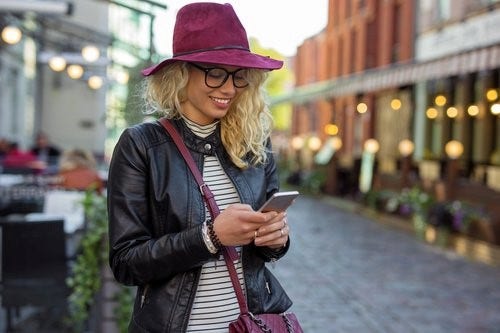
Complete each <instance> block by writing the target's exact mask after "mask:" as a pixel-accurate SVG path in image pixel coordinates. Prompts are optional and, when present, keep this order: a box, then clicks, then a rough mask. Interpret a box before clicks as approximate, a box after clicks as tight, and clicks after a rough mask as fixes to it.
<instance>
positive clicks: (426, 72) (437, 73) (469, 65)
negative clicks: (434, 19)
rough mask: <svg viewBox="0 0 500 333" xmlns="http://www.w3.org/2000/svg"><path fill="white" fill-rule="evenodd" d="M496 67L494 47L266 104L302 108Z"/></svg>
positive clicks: (308, 89) (326, 84) (499, 58)
mask: <svg viewBox="0 0 500 333" xmlns="http://www.w3.org/2000/svg"><path fill="white" fill-rule="evenodd" d="M498 67H500V45H495V46H491V47H488V48H483V49H478V50H474V51H470V52H465V53H461V54H456V55H453V56H450V57H446V58H441V59H437V60H433V61H428V62H421V63H412V64H399V65H394V66H391V67H387V68H381V69H374V70H369V71H365V72H362V73H359V74H353V75H350V76H348V77H342V78H338V79H334V80H329V81H322V82H317V83H313V84H310V85H306V86H301V87H297V88H295V89H294V90H292V91H291V92H289V93H287V94H284V95H281V96H276V97H274V98H273V99H271V103H270V104H271V105H277V104H281V103H294V104H303V103H307V102H310V101H313V100H318V99H330V98H335V97H340V96H346V95H356V94H362V93H367V92H373V91H379V90H385V89H392V88H397V87H401V86H405V85H412V84H415V83H418V82H422V81H429V80H436V79H440V78H445V77H449V76H456V75H463V74H468V73H473V72H478V71H483V70H489V69H494V68H498Z"/></svg>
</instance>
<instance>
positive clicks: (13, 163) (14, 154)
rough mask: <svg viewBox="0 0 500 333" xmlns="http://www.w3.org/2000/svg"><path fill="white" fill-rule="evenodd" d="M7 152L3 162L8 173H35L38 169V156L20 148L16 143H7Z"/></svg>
mask: <svg viewBox="0 0 500 333" xmlns="http://www.w3.org/2000/svg"><path fill="white" fill-rule="evenodd" d="M6 146H7V152H6V153H5V155H4V157H3V161H2V165H3V167H4V171H3V172H6V173H23V174H24V173H35V172H36V169H37V163H36V156H35V155H34V154H33V153H31V151H29V150H24V149H22V148H21V147H19V144H18V143H17V142H15V141H11V142H8V143H7V145H6Z"/></svg>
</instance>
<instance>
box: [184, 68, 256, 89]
mask: <svg viewBox="0 0 500 333" xmlns="http://www.w3.org/2000/svg"><path fill="white" fill-rule="evenodd" d="M192 65H193V66H194V67H196V68H198V69H200V70H202V71H204V72H205V84H206V85H207V86H209V87H210V88H219V87H222V86H223V85H224V83H226V81H227V79H228V78H229V76H232V77H233V85H234V86H235V87H236V88H245V87H246V86H248V79H247V75H248V70H247V69H245V68H240V69H237V70H235V71H234V72H229V71H227V70H225V69H224V68H219V67H214V68H204V67H201V66H199V65H197V64H192Z"/></svg>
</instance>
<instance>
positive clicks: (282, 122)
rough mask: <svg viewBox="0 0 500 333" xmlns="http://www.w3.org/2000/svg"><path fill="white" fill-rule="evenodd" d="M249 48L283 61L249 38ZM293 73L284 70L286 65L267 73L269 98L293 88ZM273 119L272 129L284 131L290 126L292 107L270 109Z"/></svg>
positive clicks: (287, 105)
mask: <svg viewBox="0 0 500 333" xmlns="http://www.w3.org/2000/svg"><path fill="white" fill-rule="evenodd" d="M250 48H251V49H252V51H253V52H255V53H258V54H261V55H265V56H270V57H271V58H274V59H278V60H285V57H284V56H283V55H282V54H280V53H279V52H277V51H275V50H273V49H266V48H264V47H262V46H261V45H260V44H259V42H258V41H257V40H256V39H255V38H250ZM293 80H294V78H293V72H292V71H290V70H289V69H288V68H286V64H285V65H284V66H283V68H281V69H280V70H277V71H272V72H269V77H268V79H267V81H266V85H265V89H266V91H267V94H268V95H269V96H270V97H273V96H280V95H283V94H284V93H285V92H286V91H287V90H288V89H289V88H290V87H291V86H293ZM271 113H272V115H273V119H274V127H275V129H277V130H286V129H289V128H290V126H291V114H292V105H291V104H290V103H283V104H280V105H276V106H274V107H272V108H271Z"/></svg>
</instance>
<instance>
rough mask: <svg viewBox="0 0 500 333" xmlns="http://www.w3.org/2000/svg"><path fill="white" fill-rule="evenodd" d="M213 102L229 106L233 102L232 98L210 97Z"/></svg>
mask: <svg viewBox="0 0 500 333" xmlns="http://www.w3.org/2000/svg"><path fill="white" fill-rule="evenodd" d="M210 98H211V99H212V100H213V101H215V102H217V103H221V104H229V102H231V99H230V98H217V97H210Z"/></svg>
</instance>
